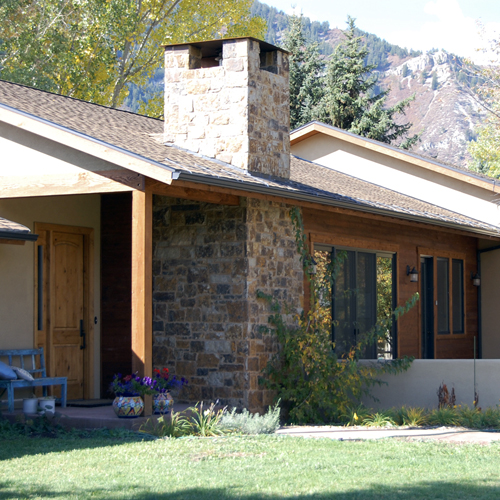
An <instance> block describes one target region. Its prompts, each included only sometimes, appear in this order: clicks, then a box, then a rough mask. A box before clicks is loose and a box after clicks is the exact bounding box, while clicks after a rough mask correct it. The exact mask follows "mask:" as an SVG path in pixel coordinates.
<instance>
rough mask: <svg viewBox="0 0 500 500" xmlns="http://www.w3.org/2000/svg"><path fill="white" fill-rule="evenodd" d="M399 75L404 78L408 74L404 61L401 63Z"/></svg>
mask: <svg viewBox="0 0 500 500" xmlns="http://www.w3.org/2000/svg"><path fill="white" fill-rule="evenodd" d="M401 76H402V77H403V78H406V77H407V76H408V65H407V64H406V63H405V64H403V70H402V71H401Z"/></svg>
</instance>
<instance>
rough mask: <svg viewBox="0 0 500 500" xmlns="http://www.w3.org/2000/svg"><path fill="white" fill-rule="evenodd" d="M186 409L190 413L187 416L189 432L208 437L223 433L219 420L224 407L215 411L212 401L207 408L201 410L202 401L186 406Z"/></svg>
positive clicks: (224, 410) (224, 409)
mask: <svg viewBox="0 0 500 500" xmlns="http://www.w3.org/2000/svg"><path fill="white" fill-rule="evenodd" d="M186 411H187V412H189V413H191V416H190V417H189V425H190V427H191V429H190V434H194V435H195V436H201V437H208V436H220V435H221V434H224V433H225V431H224V429H223V428H222V427H221V420H222V417H223V415H224V413H225V412H226V408H225V407H224V408H222V409H220V410H217V411H215V403H212V404H211V405H210V407H209V408H208V409H206V410H203V401H202V402H201V403H198V404H197V405H195V406H192V407H190V408H188V409H187V410H186Z"/></svg>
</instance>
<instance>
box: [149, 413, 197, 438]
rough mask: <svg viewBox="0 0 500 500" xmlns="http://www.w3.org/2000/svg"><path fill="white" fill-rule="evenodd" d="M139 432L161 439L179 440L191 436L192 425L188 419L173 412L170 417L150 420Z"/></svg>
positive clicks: (162, 416)
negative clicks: (171, 438) (178, 438)
mask: <svg viewBox="0 0 500 500" xmlns="http://www.w3.org/2000/svg"><path fill="white" fill-rule="evenodd" d="M139 432H142V433H144V434H149V435H151V436H156V437H159V438H165V437H173V438H177V437H181V436H186V435H188V434H190V433H191V425H190V423H189V420H188V419H187V418H185V417H184V416H182V415H181V414H180V413H179V412H177V413H175V412H174V411H173V410H172V411H171V412H170V415H161V416H160V417H159V418H158V419H156V418H154V417H153V418H148V419H147V420H146V422H145V423H144V424H142V425H141V427H140V428H139Z"/></svg>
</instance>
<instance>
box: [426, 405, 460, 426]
mask: <svg viewBox="0 0 500 500" xmlns="http://www.w3.org/2000/svg"><path fill="white" fill-rule="evenodd" d="M429 424H431V425H444V426H456V425H460V419H459V416H458V413H457V410H456V409H455V408H448V407H446V406H445V407H443V408H439V409H437V410H432V411H431V412H430V414H429Z"/></svg>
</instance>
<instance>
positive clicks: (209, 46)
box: [162, 36, 290, 57]
mask: <svg viewBox="0 0 500 500" xmlns="http://www.w3.org/2000/svg"><path fill="white" fill-rule="evenodd" d="M232 40H253V41H254V42H257V43H258V44H259V45H260V51H261V53H262V52H275V51H277V50H279V51H280V52H284V53H285V54H290V52H288V50H285V49H282V48H281V47H276V45H272V44H270V43H267V42H264V41H263V40H259V39H258V38H254V37H251V36H237V37H233V38H218V39H217V40H205V41H201V42H185V43H172V44H170V43H169V44H165V45H162V47H163V48H164V49H165V50H168V49H169V48H170V47H187V46H193V47H196V48H197V49H199V50H201V56H202V57H217V56H218V55H219V54H220V52H221V50H222V44H223V43H224V42H230V41H232Z"/></svg>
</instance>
